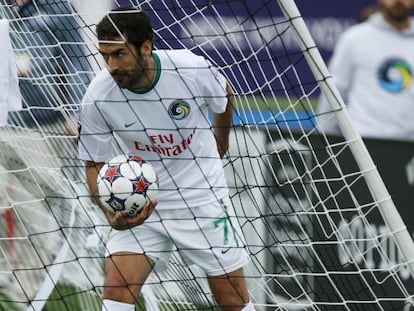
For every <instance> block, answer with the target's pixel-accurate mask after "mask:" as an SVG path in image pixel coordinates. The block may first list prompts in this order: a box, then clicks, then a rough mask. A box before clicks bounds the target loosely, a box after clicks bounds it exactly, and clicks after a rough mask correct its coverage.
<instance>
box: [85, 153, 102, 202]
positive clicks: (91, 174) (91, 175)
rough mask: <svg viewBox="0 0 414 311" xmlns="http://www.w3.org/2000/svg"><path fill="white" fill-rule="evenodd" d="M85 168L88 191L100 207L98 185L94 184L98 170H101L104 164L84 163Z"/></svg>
mask: <svg viewBox="0 0 414 311" xmlns="http://www.w3.org/2000/svg"><path fill="white" fill-rule="evenodd" d="M85 166H86V180H87V182H88V186H89V190H90V192H91V195H92V197H93V198H94V199H95V201H96V202H97V203H98V204H99V205H100V202H99V192H98V185H97V183H96V180H97V178H98V173H99V170H100V169H101V168H102V166H104V163H95V162H93V161H86V162H85Z"/></svg>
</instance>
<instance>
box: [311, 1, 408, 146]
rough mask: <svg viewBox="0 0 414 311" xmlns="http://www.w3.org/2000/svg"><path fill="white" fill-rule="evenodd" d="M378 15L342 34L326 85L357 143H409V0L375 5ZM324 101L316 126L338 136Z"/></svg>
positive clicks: (326, 103)
mask: <svg viewBox="0 0 414 311" xmlns="http://www.w3.org/2000/svg"><path fill="white" fill-rule="evenodd" d="M378 4H379V11H378V12H376V13H374V14H372V15H371V16H370V17H369V18H368V19H367V20H366V21H364V22H362V23H360V24H357V25H355V26H353V27H351V28H350V29H348V30H347V31H346V32H345V33H344V34H343V35H342V36H341V38H340V39H339V41H338V43H337V45H336V47H335V49H334V53H333V56H332V59H331V60H330V63H329V69H330V72H331V74H332V79H333V81H334V83H335V85H336V87H337V88H338V90H339V92H340V94H341V96H342V97H343V99H344V102H345V104H346V106H347V109H348V112H349V114H350V116H351V119H352V121H353V123H354V125H355V126H356V130H357V131H358V133H359V134H360V135H361V136H362V137H367V138H384V139H395V140H413V139H414V122H413V120H414V89H413V72H414V57H413V55H414V25H413V21H412V19H411V17H410V15H411V13H412V12H413V9H414V0H379V1H378ZM329 111H332V108H331V107H330V106H329V104H328V102H327V101H326V99H325V97H323V96H321V100H320V103H319V106H318V116H319V117H318V121H319V126H320V127H321V128H322V130H324V131H325V132H326V133H332V134H338V133H339V129H338V125H337V123H336V118H334V117H333V114H331V113H327V112H329Z"/></svg>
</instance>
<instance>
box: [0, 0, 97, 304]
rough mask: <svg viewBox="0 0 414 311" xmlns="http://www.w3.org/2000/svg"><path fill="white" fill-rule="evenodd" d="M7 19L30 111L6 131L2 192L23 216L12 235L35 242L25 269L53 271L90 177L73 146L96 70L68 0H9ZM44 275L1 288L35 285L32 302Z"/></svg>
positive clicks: (0, 159)
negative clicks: (37, 264) (83, 178)
mask: <svg viewBox="0 0 414 311" xmlns="http://www.w3.org/2000/svg"><path fill="white" fill-rule="evenodd" d="M0 18H6V19H8V20H9V25H10V37H11V41H12V47H13V50H14V51H15V54H16V55H15V58H16V65H17V71H18V76H19V88H20V92H21V94H22V98H23V109H22V110H20V111H13V112H9V114H8V125H6V126H4V127H2V128H0V129H1V130H0V176H1V182H0V194H1V196H2V197H3V198H5V199H7V202H5V203H4V204H9V205H10V206H13V208H12V209H11V210H12V211H13V213H15V214H16V215H15V216H14V215H9V216H10V217H9V218H8V220H7V221H8V222H9V223H8V225H13V226H15V231H14V232H13V234H14V235H15V236H29V237H30V241H31V243H32V244H31V247H27V246H25V245H24V244H23V243H17V242H16V243H15V244H16V246H15V252H16V254H18V256H19V258H22V259H24V260H21V266H20V268H22V269H24V268H27V267H30V266H33V263H32V264H31V263H30V262H31V261H32V262H33V261H36V260H37V261H38V260H41V261H42V263H43V266H49V265H52V263H53V260H54V258H55V256H56V254H57V253H58V251H59V249H60V248H61V247H62V245H63V243H64V242H65V241H66V237H65V236H64V235H63V230H61V226H69V221H70V220H69V219H70V214H71V213H72V211H73V207H74V206H75V205H76V204H78V203H77V202H76V200H74V199H73V198H77V197H78V196H79V195H78V194H77V193H75V190H74V187H73V186H72V185H73V183H71V181H70V179H71V178H72V177H76V178H77V179H79V180H80V178H79V177H78V171H79V172H83V169H82V168H81V166H82V164H79V163H80V162H79V160H78V157H77V146H76V144H75V143H74V138H75V137H76V136H77V116H76V110H77V107H78V105H80V103H81V99H82V96H83V94H84V92H85V91H86V88H87V85H88V84H89V74H90V73H91V71H92V70H91V69H90V66H89V63H88V61H87V57H86V54H85V51H84V43H83V40H82V36H81V27H80V25H79V23H78V20H77V18H76V12H75V11H74V9H73V8H72V6H71V4H70V2H69V1H68V0H15V1H9V0H8V1H2V5H1V6H0ZM69 174H70V175H69ZM79 175H81V174H79ZM68 177H69V178H68ZM71 198H72V199H71ZM13 218H14V219H13ZM0 234H4V232H0ZM8 238H13V236H8ZM82 242H83V243H84V242H85V239H84V240H83V241H82ZM32 247H33V248H32ZM33 249H35V250H36V252H33ZM25 264H27V265H28V266H25ZM70 271H72V270H70ZM44 272H45V271H44V270H43V269H38V270H37V271H33V270H31V269H27V278H28V279H25V278H26V276H23V275H26V274H22V276H16V278H17V277H18V278H19V280H18V281H16V280H14V281H13V280H9V279H7V280H2V279H0V287H1V286H2V284H3V283H4V284H5V286H6V288H10V289H11V288H13V286H12V283H14V284H17V288H19V287H21V286H22V285H21V284H29V283H31V284H32V285H31V287H30V290H29V289H25V297H32V296H33V295H34V294H35V293H36V292H35V289H36V285H35V284H36V281H37V280H40V281H42V280H43V279H44V275H43V276H42V273H44ZM31 274H36V275H37V276H36V277H32V276H30V275H31ZM29 276H30V281H29ZM72 276H73V275H72ZM23 297H24V296H23Z"/></svg>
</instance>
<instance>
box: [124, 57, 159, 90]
mask: <svg viewBox="0 0 414 311" xmlns="http://www.w3.org/2000/svg"><path fill="white" fill-rule="evenodd" d="M152 57H153V58H154V61H155V77H154V80H152V82H151V84H150V85H148V86H147V87H146V88H143V89H128V90H129V91H131V92H133V93H136V94H145V93H148V92H149V91H151V90H152V89H153V88H154V87H155V85H156V84H157V83H158V80H159V79H160V76H161V61H160V57H159V56H158V55H157V54H156V53H154V52H152Z"/></svg>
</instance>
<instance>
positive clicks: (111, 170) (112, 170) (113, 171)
mask: <svg viewBox="0 0 414 311" xmlns="http://www.w3.org/2000/svg"><path fill="white" fill-rule="evenodd" d="M105 175H106V176H105V177H106V178H108V179H109V181H110V182H113V181H114V179H115V178H116V177H118V176H121V174H119V172H118V170H117V168H116V167H108V170H107V171H106V174H105Z"/></svg>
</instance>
